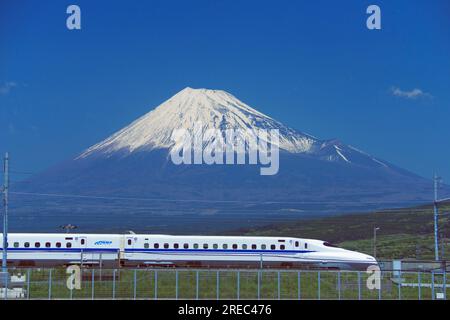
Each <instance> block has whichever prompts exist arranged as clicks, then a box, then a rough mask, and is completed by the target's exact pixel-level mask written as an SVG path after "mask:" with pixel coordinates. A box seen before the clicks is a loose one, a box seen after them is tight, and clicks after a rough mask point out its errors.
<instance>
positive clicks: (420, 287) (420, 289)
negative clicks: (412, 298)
mask: <svg viewBox="0 0 450 320" xmlns="http://www.w3.org/2000/svg"><path fill="white" fill-rule="evenodd" d="M417 282H418V285H419V290H418V294H419V300H422V279H421V273H420V271H419V272H418V273H417Z"/></svg>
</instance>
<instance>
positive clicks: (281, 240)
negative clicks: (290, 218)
mask: <svg viewBox="0 0 450 320" xmlns="http://www.w3.org/2000/svg"><path fill="white" fill-rule="evenodd" d="M285 241H286V240H283V239H279V240H278V242H285Z"/></svg>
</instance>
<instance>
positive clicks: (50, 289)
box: [48, 269, 52, 300]
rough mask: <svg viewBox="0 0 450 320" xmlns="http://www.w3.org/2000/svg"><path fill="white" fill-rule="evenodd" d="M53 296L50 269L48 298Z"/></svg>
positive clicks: (50, 270)
mask: <svg viewBox="0 0 450 320" xmlns="http://www.w3.org/2000/svg"><path fill="white" fill-rule="evenodd" d="M51 298H52V269H49V270H48V300H50V299H51Z"/></svg>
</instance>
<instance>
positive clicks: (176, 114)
mask: <svg viewBox="0 0 450 320" xmlns="http://www.w3.org/2000/svg"><path fill="white" fill-rule="evenodd" d="M197 123H201V124H202V126H203V127H202V129H203V130H207V129H219V130H221V131H224V130H226V129H235V130H236V129H241V131H248V130H250V131H254V130H256V129H265V130H270V129H278V130H279V132H280V142H279V148H280V149H283V150H285V151H288V152H308V150H310V149H311V148H312V146H313V145H314V144H315V143H316V141H317V139H315V138H314V137H312V136H309V135H307V134H304V133H300V132H298V131H296V130H293V129H291V128H289V127H286V126H284V125H283V124H281V123H280V122H278V121H276V120H274V119H272V118H270V117H268V116H266V115H265V114H263V113H261V112H259V111H257V110H255V109H253V108H251V107H250V106H248V105H247V104H245V103H243V102H242V101H240V100H239V99H237V98H236V97H234V96H233V95H231V94H230V93H228V92H225V91H223V90H210V89H192V88H189V87H187V88H185V89H183V90H181V91H180V92H178V93H177V94H175V95H174V96H172V97H171V98H170V99H168V100H167V101H165V102H163V103H162V104H161V105H159V106H158V107H157V108H155V109H154V110H152V111H150V112H149V113H147V114H145V115H144V116H142V117H141V118H139V119H137V120H136V121H134V122H132V123H131V124H130V125H128V126H127V127H125V128H123V129H122V130H120V131H118V132H116V133H115V134H113V135H112V136H110V137H108V138H107V139H105V140H103V141H102V142H100V143H98V144H96V145H94V146H92V147H90V148H89V149H87V150H86V151H85V152H83V153H82V154H81V155H80V156H79V158H84V157H87V156H89V155H91V154H93V153H98V152H101V153H102V154H111V153H114V152H116V151H126V152H130V153H131V152H134V151H142V150H153V149H164V148H167V149H170V148H172V147H174V141H173V140H172V132H173V131H174V130H178V129H186V130H188V131H190V132H192V131H193V130H194V127H195V125H196V124H197ZM242 138H245V137H242Z"/></svg>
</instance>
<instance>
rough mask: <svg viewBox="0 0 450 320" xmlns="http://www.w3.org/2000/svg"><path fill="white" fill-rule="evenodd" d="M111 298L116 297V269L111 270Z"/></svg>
mask: <svg viewBox="0 0 450 320" xmlns="http://www.w3.org/2000/svg"><path fill="white" fill-rule="evenodd" d="M112 298H113V299H115V298H116V269H114V270H113V283H112Z"/></svg>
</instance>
